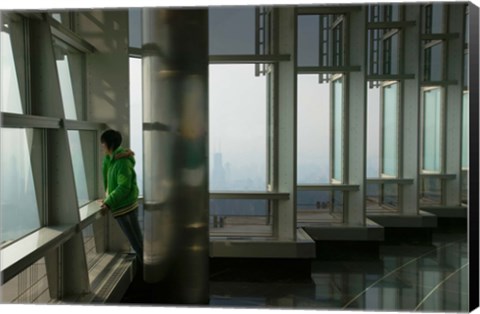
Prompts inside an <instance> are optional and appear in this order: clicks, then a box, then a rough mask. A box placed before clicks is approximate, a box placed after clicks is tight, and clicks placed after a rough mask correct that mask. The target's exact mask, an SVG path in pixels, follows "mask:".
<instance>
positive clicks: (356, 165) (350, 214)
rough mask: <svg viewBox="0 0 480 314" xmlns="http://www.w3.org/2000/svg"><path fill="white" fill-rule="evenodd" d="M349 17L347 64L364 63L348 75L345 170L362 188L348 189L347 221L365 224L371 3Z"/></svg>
mask: <svg viewBox="0 0 480 314" xmlns="http://www.w3.org/2000/svg"><path fill="white" fill-rule="evenodd" d="M347 16H348V19H347V30H346V33H347V37H346V38H347V58H348V61H347V65H349V66H360V71H353V72H350V73H348V74H347V84H346V90H345V95H346V97H345V114H346V126H347V128H346V130H345V144H346V145H345V146H344V148H345V155H344V160H345V164H344V169H345V171H346V180H347V181H346V183H347V184H358V185H359V190H358V191H349V192H347V197H346V198H345V199H346V202H345V204H344V207H345V210H346V215H345V218H346V220H345V222H346V224H348V225H351V226H358V225H359V226H363V225H365V208H366V206H365V190H366V170H365V169H366V146H367V124H366V120H367V85H366V74H367V6H361V9H359V10H358V11H351V12H350V13H349V14H348V15H347Z"/></svg>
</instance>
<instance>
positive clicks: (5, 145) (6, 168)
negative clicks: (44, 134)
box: [0, 128, 41, 246]
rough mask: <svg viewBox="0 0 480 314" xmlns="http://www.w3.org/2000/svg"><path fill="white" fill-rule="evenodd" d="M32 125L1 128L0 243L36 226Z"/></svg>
mask: <svg viewBox="0 0 480 314" xmlns="http://www.w3.org/2000/svg"><path fill="white" fill-rule="evenodd" d="M34 132H35V131H34V130H33V129H9V128H1V130H0V134H1V136H0V137H1V142H0V146H1V152H2V155H1V158H0V173H1V174H2V175H1V185H0V195H1V197H0V204H1V207H0V213H1V215H2V217H1V219H0V223H1V228H0V240H1V243H0V246H1V245H2V244H4V243H7V242H10V241H13V240H16V239H18V238H20V237H22V236H24V235H26V234H28V233H29V232H31V231H33V230H35V229H37V228H40V225H41V222H40V214H39V208H38V205H37V204H38V203H37V195H36V191H35V186H34V178H33V169H32V163H31V158H32V156H31V151H32V145H33V137H34Z"/></svg>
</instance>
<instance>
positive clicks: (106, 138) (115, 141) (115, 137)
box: [100, 130, 122, 150]
mask: <svg viewBox="0 0 480 314" xmlns="http://www.w3.org/2000/svg"><path fill="white" fill-rule="evenodd" d="M100 142H101V143H104V144H105V145H106V146H107V148H108V149H111V150H115V149H117V148H118V146H120V144H122V134H120V132H118V131H115V130H107V131H105V132H103V134H102V136H101V137H100Z"/></svg>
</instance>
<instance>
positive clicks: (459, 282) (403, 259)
mask: <svg viewBox="0 0 480 314" xmlns="http://www.w3.org/2000/svg"><path fill="white" fill-rule="evenodd" d="M467 254H468V244H467V235H466V233H458V232H456V233H437V234H434V235H433V241H432V242H431V243H427V244H425V243H402V242H398V243H395V244H389V245H382V246H381V247H380V258H379V259H374V260H367V261H360V262H359V261H355V262H352V261H333V262H332V261H330V262H326V261H318V260H316V261H313V262H312V264H311V275H310V276H308V275H307V276H303V275H299V276H295V275H293V276H292V275H291V274H289V275H285V276H282V275H278V274H277V275H275V276H272V275H271V274H268V272H259V271H255V270H253V269H252V270H253V271H252V272H251V273H250V276H249V275H248V273H249V272H248V271H247V272H244V273H242V274H238V269H234V268H232V269H231V270H230V272H231V273H229V270H228V269H226V270H223V271H221V272H219V273H211V281H210V306H212V307H223V308H252V307H253V308H282V309H319V310H327V309H333V310H339V309H340V310H341V309H346V310H365V311H376V310H382V311H403V310H405V311H429V312H431V311H435V312H436V311H438V312H467V311H468V255H467Z"/></svg>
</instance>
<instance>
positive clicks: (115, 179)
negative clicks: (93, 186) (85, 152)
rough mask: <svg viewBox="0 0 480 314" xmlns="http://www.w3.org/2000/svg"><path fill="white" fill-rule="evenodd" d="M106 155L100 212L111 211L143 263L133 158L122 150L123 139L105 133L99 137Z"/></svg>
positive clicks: (125, 150) (113, 133) (127, 151)
mask: <svg viewBox="0 0 480 314" xmlns="http://www.w3.org/2000/svg"><path fill="white" fill-rule="evenodd" d="M100 142H101V144H102V148H103V150H104V152H105V157H104V159H103V169H102V170H103V183H104V187H105V191H106V197H105V199H104V200H103V203H102V205H101V209H102V211H107V210H108V211H110V212H111V213H112V215H113V217H114V218H115V219H116V221H117V222H118V224H119V225H120V228H121V229H122V231H123V233H124V234H125V235H126V236H127V238H128V240H129V242H130V244H131V245H132V247H133V249H134V251H135V253H136V255H137V260H138V261H139V262H140V263H143V235H142V231H141V229H140V224H139V222H138V186H137V176H136V173H135V170H134V165H135V158H134V157H133V153H132V152H131V151H130V150H127V149H125V148H123V147H122V146H121V144H122V135H121V134H120V132H118V131H115V130H107V131H105V132H103V134H102V136H101V137H100Z"/></svg>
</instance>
